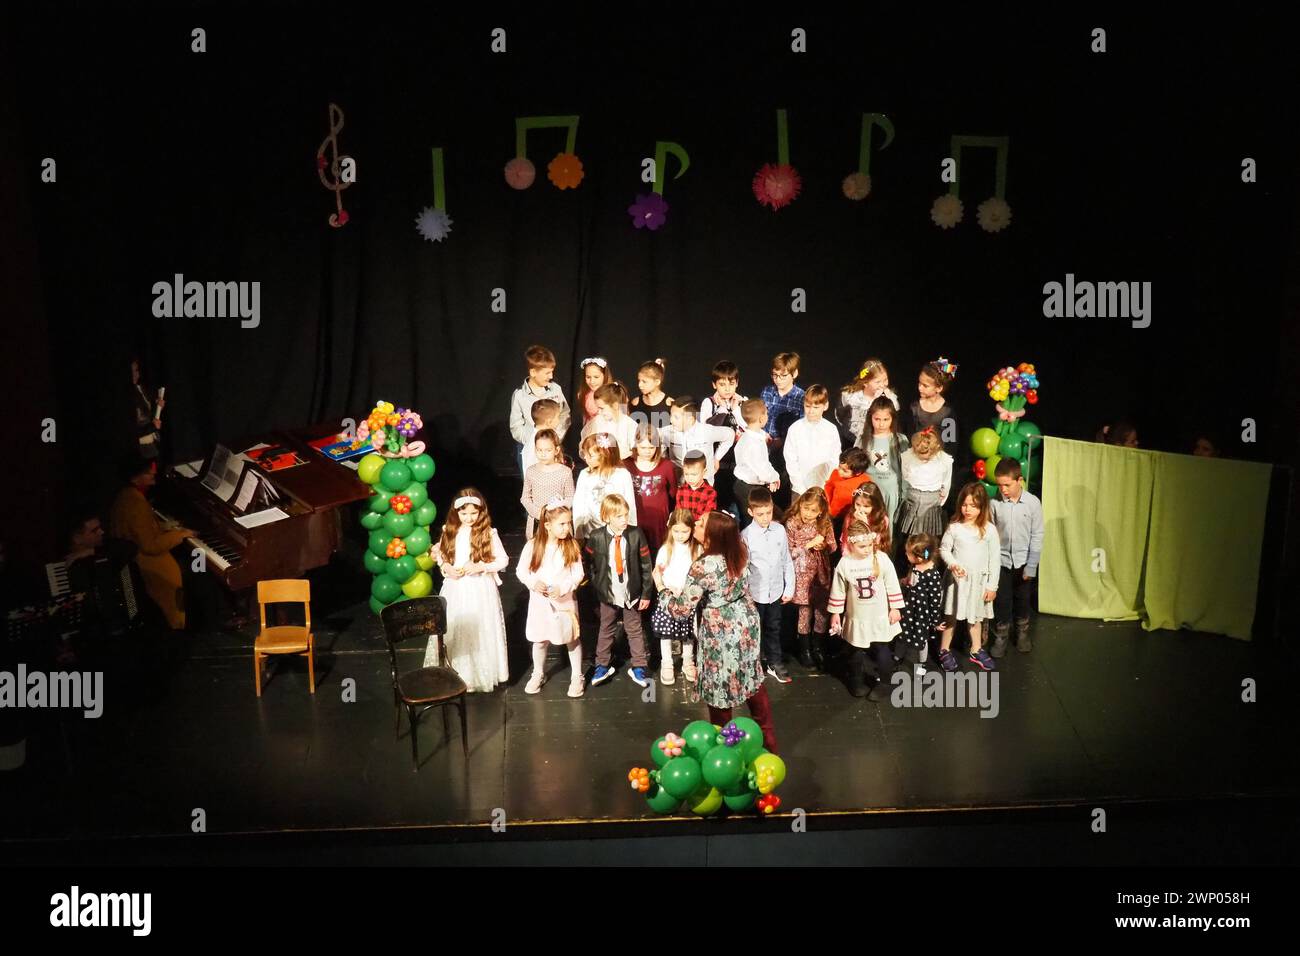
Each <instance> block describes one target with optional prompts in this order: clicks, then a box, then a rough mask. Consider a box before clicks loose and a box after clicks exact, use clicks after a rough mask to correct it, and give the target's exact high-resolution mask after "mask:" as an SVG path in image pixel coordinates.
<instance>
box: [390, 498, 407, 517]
mask: <svg viewBox="0 0 1300 956" xmlns="http://www.w3.org/2000/svg"><path fill="white" fill-rule="evenodd" d="M388 505H389V507H390V508H392V509H393V511H395V512H396V513H397V514H399V515H406V514H410V513H411V499H410V498H408V497H406V495H393V497H391V498H389V499H388Z"/></svg>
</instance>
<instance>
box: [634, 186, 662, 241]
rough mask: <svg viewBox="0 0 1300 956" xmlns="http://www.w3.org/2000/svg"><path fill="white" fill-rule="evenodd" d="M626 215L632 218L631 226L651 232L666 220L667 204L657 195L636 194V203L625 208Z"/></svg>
mask: <svg viewBox="0 0 1300 956" xmlns="http://www.w3.org/2000/svg"><path fill="white" fill-rule="evenodd" d="M627 214H628V215H629V216H631V217H632V225H633V226H635V227H636V228H638V229H642V228H645V229H649V230H650V231H651V232H653V231H654V230H656V229H658V228H659V227H660V226H662V225H663V224H664V223H665V222H666V221H667V220H668V203H666V202H664V197H663V196H661V195H659V194H658V193H650V194H649V195H646V194H644V193H638V194H637V197H636V202H634V203H632V205H630V206H628V207H627Z"/></svg>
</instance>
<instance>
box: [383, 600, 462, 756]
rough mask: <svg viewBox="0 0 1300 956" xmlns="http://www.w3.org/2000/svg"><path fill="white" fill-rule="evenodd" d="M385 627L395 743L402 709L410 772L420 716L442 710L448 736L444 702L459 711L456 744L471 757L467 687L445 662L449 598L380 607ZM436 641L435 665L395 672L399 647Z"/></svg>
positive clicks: (418, 746) (404, 602) (418, 747)
mask: <svg viewBox="0 0 1300 956" xmlns="http://www.w3.org/2000/svg"><path fill="white" fill-rule="evenodd" d="M380 620H381V621H382V622H383V625H384V639H385V640H386V641H387V642H388V662H389V665H390V667H391V670H392V675H393V739H394V740H396V739H397V738H398V737H400V735H401V728H402V707H403V706H405V707H406V717H407V720H408V722H409V723H410V726H411V771H412V772H416V771H418V770H419V769H420V745H419V738H418V736H417V733H418V728H419V724H420V716H421V715H422V714H423V713H424V712H425V711H427V710H429V709H430V708H433V707H441V708H443V711H442V730H443V736H444V738H446V737H447V736H448V735H450V733H451V731H450V728H449V727H448V726H447V710H446V705H447V704H455V705H456V706H457V708H459V710H460V744H461V749H462V750H463V751H464V752H465V759H466V760H468V759H469V725H468V724H467V723H466V722H465V695H466V694H467V693H468V692H469V689H468V688H467V687H466V686H465V682H464V681H463V680H461V678H460V675H459V674H457V673H456V671H455V670H453V669H452V668H451V666H450V665H449V664H448V662H447V642H446V640H444V639H443V635H444V634H446V633H447V599H446V598H444V597H440V596H438V595H430V596H429V597H422V598H412V599H411V600H409V601H400V602H398V603H396V604H390V605H388V606H387V607H386V608H384V610H383V613H382V614H381V615H380ZM434 636H436V637H437V638H438V663H439V665H441V666H439V667H421V668H419V669H418V670H413V671H407V672H406V673H405V674H399V673H398V672H397V645H398V644H401V643H403V642H405V641H408V640H416V639H418V640H419V641H421V642H422V643H425V642H427V641H428V640H429V638H430V637H434Z"/></svg>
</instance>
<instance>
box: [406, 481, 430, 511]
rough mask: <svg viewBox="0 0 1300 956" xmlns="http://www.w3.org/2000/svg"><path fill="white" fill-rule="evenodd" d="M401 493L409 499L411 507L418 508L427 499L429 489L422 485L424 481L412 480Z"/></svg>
mask: <svg viewBox="0 0 1300 956" xmlns="http://www.w3.org/2000/svg"><path fill="white" fill-rule="evenodd" d="M402 494H404V495H406V497H408V498H410V499H411V507H412V508H418V507H420V505H422V504H424V503H425V502H426V501H428V500H429V490H428V489H427V488H425V487H424V482H422V481H413V482H411V483H410V484H409V485H407V486H406V487H405V488H403V489H402Z"/></svg>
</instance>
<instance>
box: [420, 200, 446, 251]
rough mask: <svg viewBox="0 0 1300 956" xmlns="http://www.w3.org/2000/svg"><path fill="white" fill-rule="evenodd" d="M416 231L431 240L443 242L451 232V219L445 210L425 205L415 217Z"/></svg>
mask: <svg viewBox="0 0 1300 956" xmlns="http://www.w3.org/2000/svg"><path fill="white" fill-rule="evenodd" d="M415 231H416V232H418V233H419V234H420V235H422V236H424V238H426V239H428V240H429V241H430V242H442V240H444V239H446V238H447V235H448V233H450V232H451V220H450V219H448V218H447V214H446V213H445V212H444V211H443V210H441V209H434V208H433V207H432V206H425V207H424V209H423V210H422V211H421V212H420V214H419V215H418V216H416V217H415Z"/></svg>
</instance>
